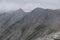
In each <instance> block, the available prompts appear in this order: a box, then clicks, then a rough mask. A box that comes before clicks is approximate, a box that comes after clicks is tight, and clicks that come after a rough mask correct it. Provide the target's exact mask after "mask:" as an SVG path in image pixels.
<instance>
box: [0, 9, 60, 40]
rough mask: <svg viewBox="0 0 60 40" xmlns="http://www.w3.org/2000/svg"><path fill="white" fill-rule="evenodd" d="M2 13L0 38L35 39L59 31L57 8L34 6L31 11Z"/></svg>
mask: <svg viewBox="0 0 60 40" xmlns="http://www.w3.org/2000/svg"><path fill="white" fill-rule="evenodd" d="M4 15H5V16H4ZM4 15H2V17H1V16H0V17H1V19H0V20H1V22H0V23H1V25H2V26H1V28H0V29H1V31H0V33H1V40H35V39H37V38H39V37H44V36H45V35H49V34H51V33H53V32H56V31H60V27H59V26H60V12H59V11H57V10H50V9H42V8H36V9H34V10H32V11H31V12H24V11H22V10H18V11H17V12H12V13H9V14H7V13H6V14H4ZM6 15H7V16H6ZM5 20H6V21H5Z"/></svg>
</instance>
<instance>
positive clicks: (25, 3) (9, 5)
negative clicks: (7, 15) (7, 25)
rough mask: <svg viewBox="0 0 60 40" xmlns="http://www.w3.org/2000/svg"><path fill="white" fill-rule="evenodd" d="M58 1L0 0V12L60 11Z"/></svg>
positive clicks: (59, 2)
mask: <svg viewBox="0 0 60 40" xmlns="http://www.w3.org/2000/svg"><path fill="white" fill-rule="evenodd" d="M59 4H60V0H0V10H6V11H7V10H16V9H19V8H22V9H24V10H25V11H30V10H32V9H34V8H36V7H42V8H49V9H60V5H59Z"/></svg>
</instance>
